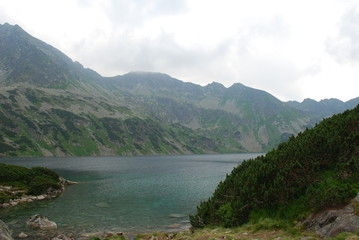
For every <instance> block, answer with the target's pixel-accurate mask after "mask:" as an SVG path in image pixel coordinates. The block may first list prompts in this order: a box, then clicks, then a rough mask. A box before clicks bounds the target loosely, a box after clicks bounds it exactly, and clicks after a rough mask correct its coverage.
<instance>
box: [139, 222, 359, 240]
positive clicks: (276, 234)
mask: <svg viewBox="0 0 359 240" xmlns="http://www.w3.org/2000/svg"><path fill="white" fill-rule="evenodd" d="M168 239H173V240H207V239H208V240H220V239H227V240H237V239H241V240H246V239H252V240H253V239H258V240H259V239H274V240H279V239H280V240H287V239H288V240H301V239H307V240H310V239H313V240H314V239H322V238H320V237H319V236H318V235H317V234H315V233H313V232H308V231H304V230H302V229H301V228H299V227H296V226H294V224H293V223H292V224H290V223H288V222H287V221H280V220H273V219H269V218H263V219H259V220H257V221H256V222H249V223H247V224H244V225H242V226H240V227H235V228H222V227H207V228H203V229H195V230H193V231H184V232H175V233H166V232H154V233H145V234H138V235H137V236H136V240H168ZM349 239H350V240H359V230H358V231H357V232H356V233H340V234H338V235H337V236H336V237H335V238H332V240H349Z"/></svg>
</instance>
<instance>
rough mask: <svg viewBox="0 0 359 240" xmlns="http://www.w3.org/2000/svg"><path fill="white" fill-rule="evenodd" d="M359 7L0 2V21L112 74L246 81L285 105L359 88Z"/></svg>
mask: <svg viewBox="0 0 359 240" xmlns="http://www.w3.org/2000/svg"><path fill="white" fill-rule="evenodd" d="M357 5H358V4H357V3H356V1H354V0H353V1H352V0H347V1H341V0H316V1H310V0H301V1H299V0H294V1H286V0H272V1H266V0H253V1H238V0H221V1H218V0H187V1H186V0H173V1H172V0H171V1H168V0H108V1H101V0H77V1H72V0H62V1H60V0H53V1H46V0H33V1H26V0H2V1H0V13H1V14H0V21H1V22H6V21H9V22H10V23H12V24H15V23H16V24H19V25H20V26H22V27H23V28H24V29H25V30H26V31H28V32H29V33H30V34H32V35H34V36H35V37H38V38H40V39H42V40H44V41H45V42H48V43H49V44H51V45H53V46H55V47H56V48H59V49H60V50H61V51H63V52H65V53H66V54H67V55H69V56H70V57H71V58H72V59H74V60H77V61H79V62H81V63H82V64H83V65H84V66H86V67H90V68H92V69H94V70H96V71H98V72H99V73H100V74H102V75H105V76H111V75H115V74H123V73H126V72H129V71H132V70H143V71H156V72H164V73H168V74H170V75H172V76H174V77H177V78H179V79H182V80H184V81H192V82H195V83H199V84H202V85H204V84H207V83H210V82H212V81H217V82H221V83H223V84H224V85H226V86H230V85H232V84H233V83H235V82H241V83H243V84H246V85H248V86H251V87H256V88H260V89H263V90H266V91H269V92H271V93H272V94H274V95H276V96H278V97H280V98H281V99H282V100H290V99H297V100H301V99H303V98H305V97H311V98H315V99H317V100H320V99H321V98H324V97H326V98H327V97H337V98H341V99H343V100H348V99H350V98H354V97H357V93H356V92H355V91H353V89H359V86H358V82H359V81H357V80H355V78H354V76H357V74H358V71H357V66H356V63H357V61H358V60H359V45H358V42H359V35H358V33H357V29H358V22H359V20H358V18H359V13H358V9H359V8H356V7H357ZM328 53H329V54H328ZM333 58H334V59H335V61H334V60H333ZM323 86H325V87H323Z"/></svg>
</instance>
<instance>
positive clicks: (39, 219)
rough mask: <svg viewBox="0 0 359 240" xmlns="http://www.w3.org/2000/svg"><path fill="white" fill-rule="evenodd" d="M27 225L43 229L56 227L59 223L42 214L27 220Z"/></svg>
mask: <svg viewBox="0 0 359 240" xmlns="http://www.w3.org/2000/svg"><path fill="white" fill-rule="evenodd" d="M26 226H28V227H31V228H39V229H42V230H48V229H56V228H57V224H56V223H55V222H53V221H50V220H49V219H47V218H46V217H43V216H41V215H37V214H36V215H33V216H31V217H30V218H29V219H28V220H27V221H26Z"/></svg>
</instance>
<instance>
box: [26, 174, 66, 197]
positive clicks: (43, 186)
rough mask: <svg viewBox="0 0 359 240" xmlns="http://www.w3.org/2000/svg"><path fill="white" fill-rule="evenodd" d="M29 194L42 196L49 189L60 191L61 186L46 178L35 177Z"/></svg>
mask: <svg viewBox="0 0 359 240" xmlns="http://www.w3.org/2000/svg"><path fill="white" fill-rule="evenodd" d="M29 186H30V188H29V194H31V195H40V194H43V193H45V192H46V190H47V189H49V188H54V189H59V188H60V185H59V183H57V182H56V181H54V180H52V179H49V178H46V177H45V176H35V177H34V178H33V179H32V180H31V182H30V183H29Z"/></svg>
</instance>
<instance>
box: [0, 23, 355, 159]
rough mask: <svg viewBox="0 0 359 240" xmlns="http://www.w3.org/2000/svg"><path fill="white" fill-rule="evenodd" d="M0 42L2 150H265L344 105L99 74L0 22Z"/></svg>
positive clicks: (148, 76) (139, 75) (155, 77)
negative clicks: (318, 108) (316, 107)
mask: <svg viewBox="0 0 359 240" xmlns="http://www.w3.org/2000/svg"><path fill="white" fill-rule="evenodd" d="M1 33H6V34H1ZM0 52H2V55H1V56H0V86H2V88H1V89H0V104H1V108H0V118H1V120H2V122H1V123H0V136H1V138H0V154H2V155H5V156H9V155H21V156H22V155H34V154H35V155H46V156H59V155H134V154H183V153H227V152H262V151H267V150H269V149H271V148H273V147H274V146H276V145H278V144H279V143H280V142H281V141H284V140H286V139H287V138H288V137H289V136H291V135H296V134H297V133H298V132H300V131H302V130H304V129H306V128H310V127H312V126H314V124H315V123H316V122H318V121H319V120H320V119H322V118H324V117H328V116H329V115H330V114H331V113H332V112H333V111H334V112H335V111H338V109H334V110H333V109H331V104H321V106H322V105H323V106H324V108H325V109H324V110H325V111H322V113H321V114H318V113H317V112H316V111H312V110H311V109H312V108H313V107H312V108H309V107H307V108H304V107H303V106H304V105H302V103H295V102H282V101H280V100H279V99H277V98H276V97H275V96H273V95H271V94H270V93H267V92H265V91H263V90H258V89H254V88H250V87H247V86H244V85H243V84H240V83H236V84H233V85H232V86H230V87H228V88H227V87H225V86H223V85H222V84H220V83H215V82H214V83H211V84H208V85H206V86H200V85H197V84H194V83H191V82H184V81H181V80H178V79H175V78H173V77H171V76H169V75H167V74H163V73H151V72H150V73H149V72H130V73H127V74H124V75H119V76H114V77H102V76H101V75H100V74H98V73H96V72H95V71H93V70H91V69H86V68H84V67H83V66H82V65H81V64H80V63H77V62H74V61H72V60H71V59H70V58H69V57H67V56H66V55H65V54H63V53H62V52H60V51H59V50H57V49H55V48H54V47H52V46H50V45H48V44H46V43H44V42H42V41H41V40H38V39H36V38H34V37H32V36H31V35H29V34H27V33H26V32H25V31H24V30H22V29H21V28H20V27H19V26H11V25H9V24H4V25H0ZM356 102H358V103H359V98H357V99H353V100H352V101H351V102H349V103H348V106H349V105H353V104H355V103H356ZM310 104H313V105H315V104H316V103H312V102H310ZM343 104H344V105H345V103H343ZM307 105H308V104H307ZM337 105H338V104H337ZM339 105H340V103H339ZM136 126H137V127H138V128H140V129H142V133H141V134H140V132H137V130H136V131H135V130H134V129H136ZM154 136H156V137H154ZM1 144H2V145H1ZM1 146H2V148H1Z"/></svg>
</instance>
